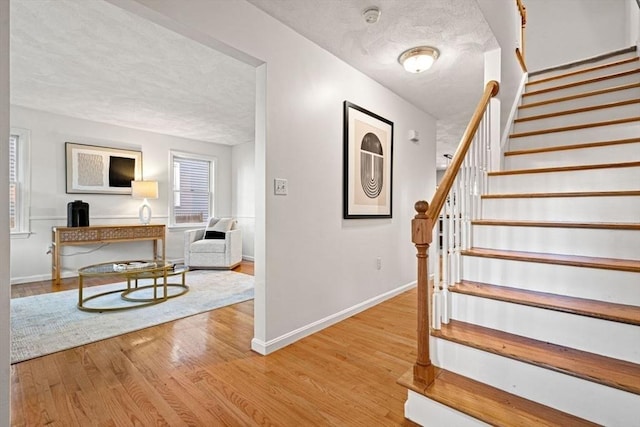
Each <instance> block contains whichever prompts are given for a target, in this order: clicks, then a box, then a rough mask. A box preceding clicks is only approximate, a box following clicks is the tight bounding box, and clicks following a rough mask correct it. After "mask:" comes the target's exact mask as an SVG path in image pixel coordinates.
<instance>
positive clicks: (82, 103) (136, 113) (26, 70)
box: [11, 0, 255, 145]
mask: <svg viewBox="0 0 640 427" xmlns="http://www.w3.org/2000/svg"><path fill="white" fill-rule="evenodd" d="M11 103H12V104H16V105H21V106H24V107H30V108H35V109H38V110H45V111H50V112H53V113H58V114H63V115H67V116H72V117H80V118H83V119H88V120H94V121H98V122H104V123H110V124H115V125H120V126H126V127H130V128H135V129H142V130H147V131H152V132H157V133H163V134H167V135H174V136H181V137H185V138H192V139H196V140H201V141H208V142H216V143H220V144H230V145H234V144H240V143H244V142H249V141H253V140H254V110H255V68H254V67H252V66H250V65H247V64H245V63H243V62H240V61H237V60H235V59H233V58H230V57H229V56H227V55H224V54H222V53H219V52H217V51H216V50H213V49H211V48H209V47H207V46H204V45H202V44H200V43H197V42H194V41H193V40H191V39H188V38H186V37H183V36H181V35H179V34H177V33H174V32H172V31H170V30H167V29H165V28H163V27H161V26H158V25H156V24H154V23H151V22H149V21H146V20H143V19H141V18H139V17H137V16H136V15H133V14H131V13H129V12H126V11H124V10H122V9H120V8H118V7H116V6H114V5H112V4H110V3H107V2H105V1H102V0H90V1H88V0H11Z"/></svg>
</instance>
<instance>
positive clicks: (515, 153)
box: [504, 138, 640, 156]
mask: <svg viewBox="0 0 640 427" xmlns="http://www.w3.org/2000/svg"><path fill="white" fill-rule="evenodd" d="M636 142H640V138H627V139H616V140H611V141H598V142H586V143H583V144H571V145H555V146H553V147H538V148H529V149H524V150H514V151H507V152H505V153H504V155H505V156H520V155H526V154H539V153H550V152H554V151H566V150H579V149H582V148H597V147H608V146H611V145H620V144H633V143H636Z"/></svg>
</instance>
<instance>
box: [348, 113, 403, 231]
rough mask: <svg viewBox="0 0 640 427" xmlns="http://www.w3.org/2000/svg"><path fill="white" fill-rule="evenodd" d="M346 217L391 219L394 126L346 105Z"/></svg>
mask: <svg viewBox="0 0 640 427" xmlns="http://www.w3.org/2000/svg"><path fill="white" fill-rule="evenodd" d="M343 126H344V128H343V132H344V135H343V139H344V141H343V145H344V154H343V159H344V167H343V187H344V188H343V197H344V200H343V209H344V212H343V217H344V218H345V219H349V218H391V213H392V212H391V200H392V196H393V194H392V188H391V185H392V177H393V122H391V121H389V120H387V119H384V118H382V117H380V116H378V115H377V114H374V113H372V112H371V111H367V110H365V109H364V108H362V107H359V106H357V105H355V104H353V103H351V102H349V101H344V124H343Z"/></svg>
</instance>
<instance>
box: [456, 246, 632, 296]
mask: <svg viewBox="0 0 640 427" xmlns="http://www.w3.org/2000/svg"><path fill="white" fill-rule="evenodd" d="M462 271H463V276H464V279H465V280H470V281H474V282H481V283H490V284H492V285H497V286H508V287H512V288H518V289H526V290H531V291H539V292H546V293H553V294H560V295H567V296H570V297H577V298H586V299H592V300H601V301H606V302H611V303H616V304H628V305H635V306H639V307H640V292H639V291H638V286H639V279H638V273H633V272H629V271H615V270H603V269H599V268H585V267H575V266H569V265H553V264H538V263H534V262H524V261H514V260H501V259H491V258H481V257H472V256H463V257H462Z"/></svg>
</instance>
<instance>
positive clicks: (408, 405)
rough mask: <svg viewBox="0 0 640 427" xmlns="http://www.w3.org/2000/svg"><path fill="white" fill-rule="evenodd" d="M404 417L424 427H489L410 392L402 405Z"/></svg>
mask: <svg viewBox="0 0 640 427" xmlns="http://www.w3.org/2000/svg"><path fill="white" fill-rule="evenodd" d="M404 416H405V418H408V419H410V420H411V421H413V422H414V423H417V424H419V425H421V426H425V427H442V426H456V427H489V424H485V423H483V422H482V421H480V420H478V419H476V418H473V417H470V416H469V415H467V414H463V413H462V412H460V411H456V410H455V409H453V408H451V407H449V406H446V405H443V404H441V403H438V402H436V401H435V400H431V399H429V398H428V397H425V396H423V395H421V394H418V393H416V392H414V391H411V390H409V394H408V396H407V401H406V402H405V403H404Z"/></svg>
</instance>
